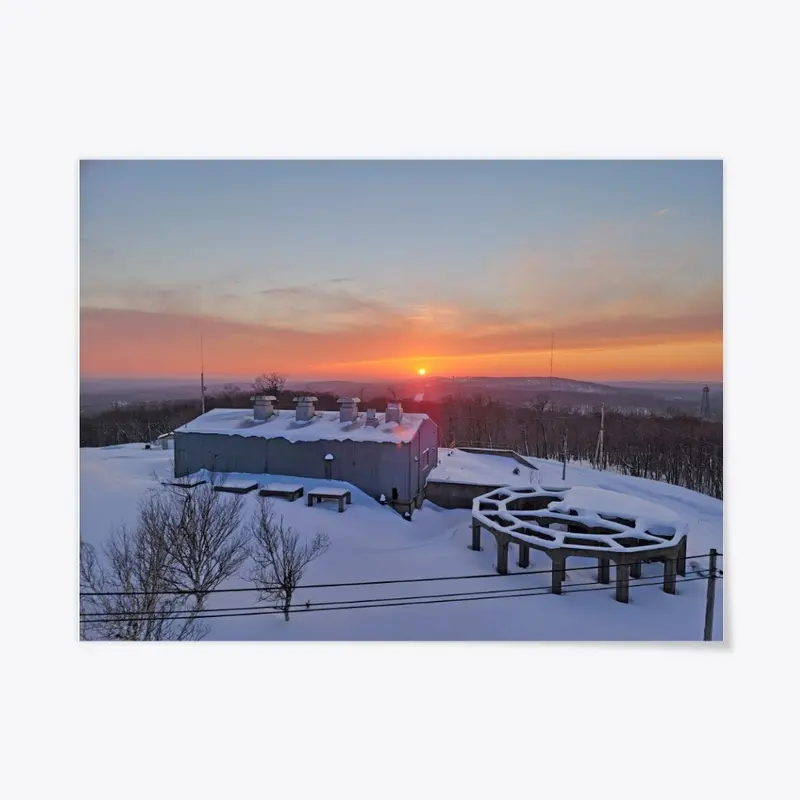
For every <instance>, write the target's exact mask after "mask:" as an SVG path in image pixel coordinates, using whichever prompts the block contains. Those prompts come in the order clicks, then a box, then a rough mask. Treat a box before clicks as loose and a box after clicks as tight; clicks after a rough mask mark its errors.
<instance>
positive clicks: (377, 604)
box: [84, 577, 722, 624]
mask: <svg viewBox="0 0 800 800" xmlns="http://www.w3.org/2000/svg"><path fill="white" fill-rule="evenodd" d="M699 580H707V578H704V577H695V578H681V579H676V580H675V585H676V589H677V585H678V584H681V583H691V582H693V581H699ZM717 580H722V579H721V578H718V579H717ZM662 583H663V579H662V578H659V579H658V580H654V581H646V582H644V581H643V582H642V583H631V584H629V587H628V588H629V589H636V588H640V587H643V586H658V585H660V584H662ZM584 585H585V586H586V588H575V589H568V590H566V591H563V590H562V592H561V595H565V594H575V593H578V592H600V591H611V590H612V588H613V587H612V586H610V585H608V584H603V585H600V586H590V585H588V584H579V586H584ZM545 594H553V592H552V591H551V589H550V587H536V588H534V589H527V590H522V591H520V592H518V593H515V594H505V595H501V596H498V595H494V596H491V597H456V598H447V597H446V596H444V595H442V596H437V595H431V597H434V598H437V599H432V600H412V601H406V600H404V599H403V598H386V599H385V600H384V601H377V600H376V601H374V602H373V603H371V604H370V603H369V601H365V602H364V603H363V604H360V605H355V604H353V603H354V601H340V602H341V603H345V602H349V603H351V605H338V606H333V605H331V606H328V607H322V605H323V604H321V603H315V604H314V605H312V606H310V607H306V606H305V605H303V604H300V605H299V606H298V605H292V606H290V607H289V611H296V612H298V613H310V612H315V611H350V610H356V609H364V608H396V607H399V606H421V605H439V604H442V603H465V602H470V601H474V600H503V599H509V598H513V597H534V596H537V595H545ZM392 600H397V601H399V602H387V601H392ZM126 613H128V614H129V616H128V617H125V618H120V617H116V616H108V615H106V617H104V618H103V619H95V618H92V619H89V620H84V621H87V622H88V623H90V624H100V623H104V622H141V621H143V620H145V619H147V620H152V621H167V622H168V621H172V620H175V621H177V620H185V619H198V620H202V619H219V618H222V617H256V616H272V615H275V614H284V611H283V609H280V608H278V609H273V610H269V611H259V610H249V611H245V612H235V613H219V614H218V613H213V614H210V613H209V614H203V613H198V614H186V615H180V614H176V615H170V616H161V617H158V616H149V615H147V614H138V615H136V614H135V613H134V615H133V616H130V614H131V612H126Z"/></svg>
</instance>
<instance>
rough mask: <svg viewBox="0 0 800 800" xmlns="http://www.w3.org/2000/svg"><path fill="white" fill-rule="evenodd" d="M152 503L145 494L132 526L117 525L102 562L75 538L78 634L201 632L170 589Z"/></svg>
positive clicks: (191, 636)
mask: <svg viewBox="0 0 800 800" xmlns="http://www.w3.org/2000/svg"><path fill="white" fill-rule="evenodd" d="M153 505H154V500H153V496H149V497H148V498H147V499H145V500H144V501H143V502H142V505H141V506H140V512H139V519H138V522H137V525H136V527H135V528H134V529H133V530H131V529H128V528H126V527H124V526H123V527H121V528H119V529H118V530H117V531H116V532H115V534H114V535H113V536H112V538H111V539H110V540H109V541H108V542H107V543H106V545H105V547H104V548H103V554H104V556H105V562H106V563H105V564H103V563H101V560H100V558H98V554H97V551H96V550H95V548H94V547H93V546H92V545H90V544H88V543H86V542H81V548H80V587H81V598H80V611H81V623H80V635H81V638H84V639H124V640H133V641H158V640H175V641H184V640H197V639H202V638H203V637H204V636H205V635H206V633H207V629H206V628H205V627H203V626H201V625H199V624H198V621H197V614H196V612H195V611H194V610H193V609H191V608H190V607H189V603H188V598H187V596H186V595H184V594H174V593H171V585H170V582H169V581H168V579H167V575H168V573H169V568H170V566H169V565H170V560H171V557H170V554H169V549H168V547H167V544H166V537H165V535H164V529H163V527H162V526H161V525H160V524H158V523H159V515H158V513H156V512H155V511H154V509H153V508H152V506H153Z"/></svg>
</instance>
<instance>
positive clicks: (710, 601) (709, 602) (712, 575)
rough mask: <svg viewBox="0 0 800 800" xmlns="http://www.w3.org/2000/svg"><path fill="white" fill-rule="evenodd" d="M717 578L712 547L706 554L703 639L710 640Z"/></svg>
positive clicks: (714, 553)
mask: <svg viewBox="0 0 800 800" xmlns="http://www.w3.org/2000/svg"><path fill="white" fill-rule="evenodd" d="M716 580H717V551H716V550H715V549H714V548H713V547H712V548H711V552H710V553H709V554H708V589H707V591H706V625H705V630H704V631H703V641H704V642H710V641H711V632H712V630H713V628H714V593H715V592H714V590H715V587H716Z"/></svg>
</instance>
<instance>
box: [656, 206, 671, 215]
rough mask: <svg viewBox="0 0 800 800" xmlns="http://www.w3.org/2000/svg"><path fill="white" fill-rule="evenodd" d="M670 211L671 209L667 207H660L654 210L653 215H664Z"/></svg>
mask: <svg viewBox="0 0 800 800" xmlns="http://www.w3.org/2000/svg"><path fill="white" fill-rule="evenodd" d="M671 213H672V211H671V209H669V208H660V209H659V210H658V211H656V213H655V216H657V217H666V216H668V215H670V214H671Z"/></svg>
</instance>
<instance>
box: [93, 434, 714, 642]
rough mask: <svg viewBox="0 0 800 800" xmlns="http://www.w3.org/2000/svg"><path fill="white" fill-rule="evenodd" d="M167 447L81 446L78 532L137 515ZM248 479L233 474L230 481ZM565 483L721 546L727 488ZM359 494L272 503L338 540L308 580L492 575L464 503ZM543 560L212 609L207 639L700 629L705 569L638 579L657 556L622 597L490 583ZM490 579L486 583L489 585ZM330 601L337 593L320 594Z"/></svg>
mask: <svg viewBox="0 0 800 800" xmlns="http://www.w3.org/2000/svg"><path fill="white" fill-rule="evenodd" d="M171 455H172V453H171V451H162V450H145V449H144V448H143V447H142V445H136V444H132V445H121V446H115V447H106V448H83V449H81V451H80V470H81V472H80V495H81V500H80V508H81V520H80V530H81V537H82V538H83V539H84V540H86V541H88V542H90V543H92V544H94V545H96V546H102V544H103V542H104V541H105V540H106V538H107V537H108V535H109V533H110V531H111V530H112V529H113V528H114V527H116V526H118V525H119V524H121V523H127V524H129V525H133V524H134V523H135V520H136V511H137V504H138V502H139V500H140V499H141V498H142V496H143V495H144V493H145V492H146V491H147V490H149V489H153V488H157V487H158V486H159V483H158V480H157V478H158V477H167V476H169V475H171V470H172V464H171ZM450 458H452V456H449V455H448V451H447V450H441V451H440V462H441V463H442V465H443V467H446V466H447V464H448V459H450ZM464 458H465V454H459V455H458V457H457V460H456V462H450V468H451V471H452V469H454V467H453V464H454V463H460V464H462V465H463V464H464V463H466V462H465V460H464ZM478 458H480V457H478ZM488 458H490V459H491V457H488ZM499 461H504V459H500V460H499ZM498 463H499V462H498ZM531 463H532V464H533V465H534V466H536V467H537V476H538V480H539V481H540V482H541V483H543V484H551V483H557V484H558V483H561V465H560V464H558V463H556V462H552V461H545V460H543V459H531ZM484 464H485V465H488V466H484V467H482V469H489V470H491V469H492V466H491V463H490V462H485V461H484ZM470 469H472V467H470ZM243 477H245V476H241V475H238V476H237V475H233V476H231V478H234V479H235V478H243ZM248 477H252V476H248ZM485 477H486V476H485V475H482V478H485ZM490 477H491V476H490ZM258 479H259V480H260V481H261V482H267V481H269V480H273V481H281V480H283V481H286V480H287V479H286V478H281V477H279V476H259V477H258ZM502 480H505V477H503V478H502ZM526 480H528V478H527V477H526ZM291 482H293V483H300V484H302V485H304V486H305V487H306V489H308V488H311V487H312V486H313V485H316V484H318V483H319V481H318V480H308V479H302V478H298V479H295V478H292V479H291ZM567 483H568V484H571V485H586V486H595V487H599V488H606V489H612V490H617V491H621V492H625V493H628V494H629V495H630V496H631V497H633V498H639V499H644V500H649V501H653V502H656V503H659V504H661V505H663V506H664V507H665V508H667V509H669V510H670V511H672V512H676V513H677V514H679V515H680V516H681V518H682V519H683V520H685V521H686V522H687V524H688V525H689V555H690V556H694V555H696V554H705V553H707V552H708V550H709V548H711V547H716V548H718V549H719V550H720V551H721V550H722V513H723V512H722V503H721V502H720V501H719V500H715V499H713V498H711V497H707V496H705V495H701V494H698V493H696V492H692V491H688V490H686V489H682V488H680V487H676V486H671V485H668V484H665V483H658V482H655V481H650V480H645V479H640V478H631V477H623V476H619V475H615V474H612V473H608V472H597V471H594V470H591V469H589V468H581V467H573V466H570V467H569V468H568V470H567ZM352 498H353V502H352V505H351V506H348V507H347V510H346V512H345V513H344V514H338V513H337V512H336V509H335V506H333V505H330V506H329V505H328V504H323V505H320V506H314V507H312V508H309V507H307V506H306V505H305V504H304V503H302V502H296V503H289V502H286V501H283V500H276V501H274V502H275V509H276V511H278V512H279V513H280V514H282V515H284V516H285V519H286V521H287V522H288V523H289V524H290V525H292V526H293V527H295V528H296V529H297V530H298V531H299V532H301V533H302V534H303V535H313V534H315V533H316V532H318V531H324V532H326V533H327V534H328V535H329V536H330V538H331V548H330V550H329V551H328V552H327V553H326V554H325V555H324V556H323V557H322V558H320V559H319V560H318V561H315V562H313V563H312V565H311V566H310V567H309V569H308V571H307V573H306V575H305V577H304V579H303V583H304V584H331V583H342V582H363V581H376V580H402V579H408V578H414V579H419V578H426V577H427V578H431V577H443V576H469V575H491V574H492V573H494V560H495V553H494V549H493V548H492V547H490V546H489V544H488V542H487V543H486V544H485V545H484V549H483V550H482V551H481V552H474V551H472V550H470V549H469V548H468V547H467V545H468V543H469V541H470V520H471V516H470V512H469V511H467V510H460V509H457V510H444V509H441V508H438V507H437V506H434V505H432V504H430V503H426V504H425V505H424V507H423V508H422V509H421V510H420V511H418V512H417V513H416V514H415V515H414V518H413V520H412V521H410V522H407V521H405V520H403V518H402V517H400V516H399V515H398V514H396V513H395V512H394V511H392V510H391V509H389V508H388V507H385V506H381V505H379V504H378V503H376V502H375V501H374V500H373V499H372V498H370V497H368V496H366V495H365V494H363V493H362V492H361V491H359V490H358V489H355V488H352ZM255 503H256V498H255V496H254V494H251V495H247V496H246V504H247V506H248V508H249V509H251V510H252V508H254V506H255ZM512 560H513V559H512ZM592 563H593V562H591V561H589V560H586V559H574V564H573V563H572V562H570V567H578V566H588V565H590V564H592ZM691 563H693V564H694V567H695V568H699V567H702V566H705V563H704V561H703V560H702V559H700V558H690V564H691ZM549 564H550V562H549V559H547V557H546V556H544V555H542V554H538V555H537V554H533V557H532V560H531V566H530V568H529V569H528V570H521V569H520V568H519V567H517V566H516V564H513V565H512V566H511V573H512V574H510V575H508V576H504V577H490V578H475V579H465V580H457V581H451V582H426V583H410V584H403V583H398V584H391V585H381V586H349V587H339V588H317V589H308V590H303V589H301V590H299V591H298V594H297V596H296V602H297V603H299V604H304V603H306V601H308V602H309V603H310V604H311V606H310V608H311V609H312V613H306V612H305V611H298V612H295V613H294V614H293V615H292V619H291V621H290V622H288V623H287V622H285V621H284V620H283V619H282V617H281V616H280V615H277V614H271V613H267V614H261V615H252V616H234V617H223V618H215V619H210V620H208V621H207V624H208V625H209V627H210V631H209V635H208V636H207V638H208V639H212V640H214V639H216V640H309V639H310V640H374V639H378V640H544V641H547V640H549V641H559V640H595V641H596V640H619V641H624V640H628V641H630V640H668V641H673V640H690V641H697V640H700V639H701V638H702V633H703V618H704V617H703V615H704V607H705V593H706V582H705V580H694V581H689V582H687V583H685V584H679V587H678V595H677V596H669V595H667V594H665V593H664V592H663V591H662V590H661V588H660V586H658V585H650V586H647V585H637V584H645V583H647V581H648V579H650V580H654V579H658V578H660V576H661V574H662V569H661V567H660V566H659V565H656V564H650V565H645V566H644V567H643V572H642V579H641V581H633V582H632V587H631V602H630V603H629V604H628V605H623V604H620V603H617V602H616V601H615V600H614V597H613V589H611V588H609V589H603V590H600V591H585V590H579V591H576V592H574V593H570V588H577V586H578V585H579V584H585V585H587V586H597V585H596V584H593V581H594V571H593V570H585V571H582V572H581V571H579V572H575V573H569V574H568V580H567V583H566V584H565V594H564V595H562V596H560V597H559V596H553V595H550V594H536V595H528V596H522V597H503V596H502V594H497V593H496V592H494V590H497V589H503V590H505V589H512V590H528V589H532V588H536V587H542V588H543V589H544V588H546V587H547V586H549V575H545V574H536V573H535V571H536V570H542V569H549ZM690 569H691V567H690ZM690 574H691V573H689V574H687V577H689V576H690ZM225 586H226V587H227V588H236V587H242V588H246V587H248V586H249V584H247V583H245V582H244V581H243V580H242V579H238V578H237V579H235V580H231V581H229V582H228V583H227V584H225ZM454 587H455V588H454ZM487 590H488V591H490V592H492V593H490V594H486V592H487ZM454 593H472V594H471V595H470V599H467V598H465V597H460V598H453V597H449V598H443V597H442V595H445V594H448V595H452V594H454ZM476 593H483V594H482V595H476ZM722 595H723V591H722V585H721V584H720V585H719V587H718V590H717V604H716V612H715V623H714V638H715V639H718V640H719V639H722V633H723V631H722V608H723V596H722ZM432 596H437V597H438V599H436V602H434V603H432V604H431V603H428V601H426V600H419V599H417V600H406V602H413V603H422V602H425V603H427V604H425V605H422V604H417V605H403V606H395V607H382V608H372V607H364V608H352V607H351V608H341V607H337V605H336V604H343V605H349V606H352V605H353V604H354V602H355V603H357V602H361V603H363V604H364V605H366V606H370V605H374V604H375V603H376V602H377V603H385V602H386V600H387V598H390V599H391V600H392V601H394V602H397V601H398V600H399V601H401V602H402V598H420V597H428V598H429V599H430V598H431V597H432ZM478 597H480V599H477V598H478ZM254 600H255V597H254V595H253V594H250V593H241V594H222V595H216V596H215V597H214V598H213V599H212V601H211V602H210V603H209V607H210V608H214V609H220V611H221V613H224V610H225V609H226V608H235V607H243V606H248V607H253V608H254V611H255V610H257V609H256V607H255V606H254ZM443 601H446V602H443ZM324 603H327V604H332V605H327V606H323V605H320V604H324ZM263 610H264V609H263V608H262V611H263ZM266 610H267V611H269V609H266ZM314 612H315V613H314Z"/></svg>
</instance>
